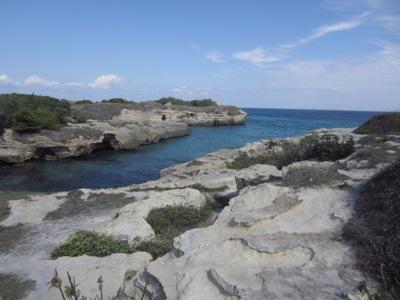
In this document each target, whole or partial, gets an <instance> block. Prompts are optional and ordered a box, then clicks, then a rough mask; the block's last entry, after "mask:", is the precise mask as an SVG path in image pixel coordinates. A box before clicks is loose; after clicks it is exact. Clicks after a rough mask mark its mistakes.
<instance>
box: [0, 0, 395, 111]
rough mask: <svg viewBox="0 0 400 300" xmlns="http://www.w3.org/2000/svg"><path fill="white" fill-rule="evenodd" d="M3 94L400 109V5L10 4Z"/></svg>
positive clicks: (88, 0)
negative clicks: (20, 93)
mask: <svg viewBox="0 0 400 300" xmlns="http://www.w3.org/2000/svg"><path fill="white" fill-rule="evenodd" d="M0 41H1V43H0V93H9V92H22V93H35V94H41V95H50V96H54V97H60V98H66V99H73V100H77V99H91V100H100V99H105V98H111V97H123V98H126V99H129V100H135V101H142V100H150V99H157V98H160V97H163V96H174V97H179V98H183V99H199V98H212V99H215V100H217V101H218V102H219V103H222V104H232V105H238V106H241V107H260V108H261V107H262V108H301V109H339V110H400V0H304V1H294V0H269V1H267V0H197V1H194V0H159V1H155V0H142V1H139V0H137V1H135V0H115V1H111V0H108V1H105V0H96V1H95V0H85V1H82V0H68V1H66V0H64V1H61V0H60V1H55V0H25V1H21V0H1V1H0Z"/></svg>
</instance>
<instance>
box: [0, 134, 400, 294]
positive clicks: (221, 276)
mask: <svg viewBox="0 0 400 300" xmlns="http://www.w3.org/2000/svg"><path fill="white" fill-rule="evenodd" d="M316 134H330V135H336V136H337V137H338V141H339V142H342V141H343V142H345V141H348V140H349V139H352V140H354V141H355V142H356V143H355V151H354V153H352V154H351V155H349V156H348V157H345V158H343V159H340V160H336V161H332V162H327V161H301V162H294V163H289V164H288V165H287V166H285V167H284V168H283V169H282V170H279V169H278V168H276V167H275V166H272V165H267V164H255V165H252V166H249V167H245V168H242V169H229V168H227V165H226V163H228V162H230V161H232V160H233V159H235V158H236V157H238V155H240V154H241V153H242V154H243V153H246V155H248V156H251V157H256V156H257V155H265V154H268V153H269V154H271V153H280V151H284V150H283V148H284V147H283V145H285V144H286V143H297V142H298V141H299V137H297V138H291V139H285V140H274V141H268V140H262V141H259V142H255V143H251V144H247V145H245V146H244V147H242V148H240V149H230V150H220V151H217V152H214V153H210V154H209V155H207V156H204V157H200V158H197V159H195V160H193V161H190V162H187V163H184V164H180V165H176V166H173V167H170V168H168V169H165V170H163V171H162V177H161V178H160V179H158V180H155V181H150V182H146V183H143V184H139V185H133V186H128V187H123V188H118V189H103V190H88V189H83V190H80V193H79V195H76V196H74V194H71V193H68V194H67V193H57V194H51V195H42V196H35V197H29V198H25V199H21V200H13V201H9V202H8V206H9V208H10V214H9V216H8V217H7V218H6V219H5V220H4V221H2V223H0V226H7V228H12V227H13V226H14V227H15V226H16V225H17V224H19V223H22V224H23V225H21V224H20V225H18V226H22V228H21V227H18V228H19V230H22V231H23V232H24V234H23V236H22V237H21V236H17V237H12V238H13V239H14V240H15V239H17V240H18V243H17V244H18V246H14V248H13V249H9V252H7V251H6V252H4V251H3V252H2V253H0V262H1V264H0V272H6V271H8V272H14V273H27V276H28V277H29V278H32V279H34V280H36V281H37V289H36V290H35V291H33V292H32V293H31V294H30V296H29V298H30V299H36V298H40V299H46V297H47V298H51V297H50V296H49V295H50V294H49V292H48V288H47V286H46V282H48V280H49V278H51V276H52V273H53V270H54V268H59V270H63V271H65V270H67V269H69V271H71V272H72V273H73V275H74V276H75V277H76V280H77V282H79V283H80V286H82V290H83V291H84V293H83V294H86V295H88V296H89V297H93V296H94V293H95V292H93V291H94V289H95V281H96V279H97V277H98V276H99V275H102V276H103V279H104V281H105V282H108V283H107V284H108V285H107V293H108V294H107V297H110V298H111V297H112V296H116V295H117V290H119V291H120V295H122V294H125V295H129V296H130V297H131V299H365V298H363V295H362V294H361V293H360V291H359V290H358V286H359V283H360V282H361V281H364V280H368V278H365V276H364V275H363V274H361V273H360V272H359V270H358V269H357V268H356V265H355V262H354V258H353V254H352V249H351V247H350V246H349V245H347V244H345V243H344V242H343V241H342V240H341V239H339V238H337V237H338V236H340V233H341V230H342V228H343V226H344V224H345V223H346V222H347V221H348V220H349V218H350V217H351V215H352V213H353V205H354V201H355V199H356V198H357V194H358V192H359V187H360V186H362V185H363V184H364V183H365V182H366V180H368V179H369V178H371V177H372V176H373V175H375V174H376V173H377V172H379V171H380V170H381V169H382V168H384V167H385V166H387V165H388V164H390V163H392V162H393V161H395V160H396V159H398V158H400V144H398V143H397V142H396V141H398V140H399V137H398V136H388V137H387V139H389V140H385V142H384V143H381V142H376V143H375V142H373V140H374V138H372V137H371V138H372V139H371V141H369V140H368V142H366V140H367V139H366V138H367V137H365V136H361V135H355V134H352V133H351V130H320V131H317V132H316ZM368 138H370V137H368ZM366 153H367V156H366ZM366 160H367V161H368V163H367V162H365V161H366ZM100 195H103V196H102V198H101V199H103V200H102V201H105V200H104V199H106V198H104V195H110V197H109V199H110V201H115V197H126V198H129V199H131V202H130V203H128V204H126V203H124V204H122V203H123V202H121V206H120V207H113V209H108V210H100V209H99V210H96V208H95V207H94V206H91V207H92V209H91V210H90V211H84V212H82V213H79V212H77V214H76V215H74V216H73V217H71V216H70V215H68V216H67V215H66V216H65V218H58V219H52V218H46V215H48V214H49V213H51V212H52V211H54V210H57V209H59V207H60V206H62V205H64V204H65V203H66V201H71V199H72V198H73V197H79V198H80V199H81V200H82V201H84V202H86V201H95V199H100V198H98V197H100ZM111 195H113V196H112V197H111ZM206 199H207V200H209V201H214V203H219V204H220V206H219V207H220V208H221V206H224V207H223V208H221V209H220V210H218V211H217V212H218V213H219V214H218V216H217V217H216V219H215V221H214V222H213V224H212V225H209V226H207V227H200V228H195V229H192V230H189V231H186V232H185V233H183V234H182V235H180V236H177V237H175V239H174V251H172V252H170V253H168V254H166V255H165V256H163V257H160V258H158V259H156V260H152V261H150V257H149V255H147V254H145V253H140V252H138V253H135V254H132V255H126V254H114V255H112V256H108V257H104V258H93V257H86V256H82V257H78V258H67V257H63V258H59V259H57V260H54V261H52V260H49V252H50V251H51V250H52V249H54V247H55V246H56V245H58V244H60V243H61V242H62V241H64V240H65V239H66V238H67V236H68V235H69V234H71V233H73V232H76V231H78V230H95V231H97V232H104V233H107V234H111V235H113V236H114V237H116V238H122V239H125V240H129V241H132V240H134V239H135V237H139V238H141V239H151V238H152V237H153V236H154V231H153V229H152V228H151V226H150V225H149V224H148V223H147V222H146V220H145V218H146V216H147V214H148V213H149V211H150V210H151V209H153V208H159V207H165V206H187V205H193V206H196V207H199V206H201V205H203V204H204V203H205V201H206ZM35 204H36V205H35ZM0 237H1V236H0ZM13 245H15V243H14V244H13ZM135 255H137V256H135ZM75 264H79V265H78V266H77V267H74V266H75ZM27 265H29V269H26V266H27ZM81 265H82V267H81ZM124 272H125V273H124ZM111 273H112V274H111ZM90 274H93V276H92V277H90ZM113 274H116V275H115V276H113ZM123 274H125V276H124V275H123ZM108 277H110V278H108ZM117 279H118V280H117ZM52 292H53V291H52ZM52 292H51V293H52ZM51 295H52V296H54V295H53V294H51ZM116 299H124V298H123V297H120V298H118V297H116Z"/></svg>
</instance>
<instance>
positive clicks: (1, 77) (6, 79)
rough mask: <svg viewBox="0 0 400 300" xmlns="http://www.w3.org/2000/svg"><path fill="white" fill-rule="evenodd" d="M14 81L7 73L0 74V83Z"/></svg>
mask: <svg viewBox="0 0 400 300" xmlns="http://www.w3.org/2000/svg"><path fill="white" fill-rule="evenodd" d="M13 82H14V81H13V80H12V79H11V78H10V77H8V76H7V75H6V74H0V83H13Z"/></svg>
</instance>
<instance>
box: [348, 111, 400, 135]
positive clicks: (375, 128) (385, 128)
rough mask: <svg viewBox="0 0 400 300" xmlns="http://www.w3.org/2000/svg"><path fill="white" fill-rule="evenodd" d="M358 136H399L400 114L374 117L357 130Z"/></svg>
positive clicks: (393, 113)
mask: <svg viewBox="0 0 400 300" xmlns="http://www.w3.org/2000/svg"><path fill="white" fill-rule="evenodd" d="M354 133H358V134H377V135H384V134H397V133H400V112H392V113H385V114H380V115H376V116H373V117H372V118H370V119H369V120H368V121H366V122H365V123H364V124H362V125H361V126H360V127H358V128H357V129H356V130H354Z"/></svg>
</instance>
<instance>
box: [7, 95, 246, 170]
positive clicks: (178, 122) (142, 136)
mask: <svg viewBox="0 0 400 300" xmlns="http://www.w3.org/2000/svg"><path fill="white" fill-rule="evenodd" d="M73 110H74V111H76V112H79V113H84V114H85V115H87V116H88V118H89V119H88V121H87V122H85V123H80V124H68V125H67V126H66V127H63V128H61V129H59V130H41V131H40V132H36V133H29V132H24V133H18V132H16V131H13V130H12V129H6V130H5V131H4V132H3V134H2V135H1V136H0V162H4V163H21V162H25V161H28V160H31V159H44V160H47V161H52V160H58V159H63V158H69V157H78V156H81V155H86V154H90V153H91V152H93V151H95V150H97V149H112V150H117V151H118V150H132V149H136V148H137V147H139V146H140V145H146V144H151V143H156V142H158V141H161V140H164V139H169V138H175V137H180V136H184V135H186V134H189V127H188V126H216V125H240V124H244V123H245V122H246V118H247V115H246V113H245V112H244V111H242V110H241V109H239V108H236V107H230V106H209V107H193V106H185V105H162V104H158V103H154V102H148V103H132V104H119V103H94V104H74V105H73Z"/></svg>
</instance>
